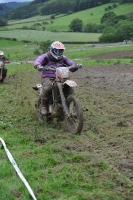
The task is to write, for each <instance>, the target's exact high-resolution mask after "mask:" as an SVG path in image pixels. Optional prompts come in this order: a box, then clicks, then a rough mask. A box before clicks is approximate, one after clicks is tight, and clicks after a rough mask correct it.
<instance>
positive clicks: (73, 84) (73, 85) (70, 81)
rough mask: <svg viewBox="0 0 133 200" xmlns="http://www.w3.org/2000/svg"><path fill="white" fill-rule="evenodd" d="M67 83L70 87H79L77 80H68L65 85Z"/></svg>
mask: <svg viewBox="0 0 133 200" xmlns="http://www.w3.org/2000/svg"><path fill="white" fill-rule="evenodd" d="M65 84H67V85H68V86H69V87H77V86H78V85H77V83H76V82H75V81H72V80H66V81H65V82H64V83H63V85H65Z"/></svg>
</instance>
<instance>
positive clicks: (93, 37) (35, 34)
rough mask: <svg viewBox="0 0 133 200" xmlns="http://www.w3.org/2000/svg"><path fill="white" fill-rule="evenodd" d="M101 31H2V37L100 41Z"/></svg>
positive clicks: (20, 39)
mask: <svg viewBox="0 0 133 200" xmlns="http://www.w3.org/2000/svg"><path fill="white" fill-rule="evenodd" d="M100 35H101V34H100V33H74V32H69V33H67V32H49V31H37V30H10V31H0V38H2V37H4V38H16V39H17V40H18V41H22V40H25V41H31V42H36V43H38V42H42V41H47V40H51V41H56V40H59V41H62V42H79V41H80V42H98V38H99V37H100Z"/></svg>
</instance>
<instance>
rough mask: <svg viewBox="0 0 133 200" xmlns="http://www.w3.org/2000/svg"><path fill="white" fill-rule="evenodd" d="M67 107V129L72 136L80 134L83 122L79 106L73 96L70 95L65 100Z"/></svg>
mask: <svg viewBox="0 0 133 200" xmlns="http://www.w3.org/2000/svg"><path fill="white" fill-rule="evenodd" d="M67 106H68V110H69V117H66V124H67V128H68V130H69V131H70V132H71V133H73V134H81V131H82V128H83V121H84V120H83V110H82V107H81V104H80V102H79V100H78V99H77V98H76V97H75V96H74V95H70V96H68V98H67Z"/></svg>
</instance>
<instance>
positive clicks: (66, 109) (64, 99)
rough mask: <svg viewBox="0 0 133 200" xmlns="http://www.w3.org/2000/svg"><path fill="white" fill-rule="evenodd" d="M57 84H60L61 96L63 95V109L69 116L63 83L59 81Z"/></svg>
mask: <svg viewBox="0 0 133 200" xmlns="http://www.w3.org/2000/svg"><path fill="white" fill-rule="evenodd" d="M57 86H58V89H59V93H60V97H61V102H62V106H63V111H64V113H65V115H66V116H67V117H69V111H68V107H67V104H66V98H65V96H64V93H63V89H62V84H61V83H60V82H57Z"/></svg>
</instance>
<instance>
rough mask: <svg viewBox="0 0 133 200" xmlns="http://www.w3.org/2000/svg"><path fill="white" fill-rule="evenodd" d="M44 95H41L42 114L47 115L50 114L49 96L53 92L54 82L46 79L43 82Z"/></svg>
mask: <svg viewBox="0 0 133 200" xmlns="http://www.w3.org/2000/svg"><path fill="white" fill-rule="evenodd" d="M42 85H43V88H42V93H41V113H42V114H43V115H46V114H47V112H48V102H49V95H50V93H51V90H52V81H51V79H50V78H48V77H46V78H44V79H43V80H42Z"/></svg>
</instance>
